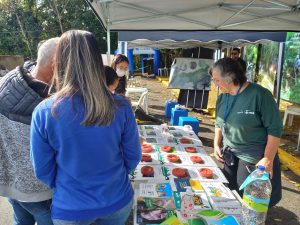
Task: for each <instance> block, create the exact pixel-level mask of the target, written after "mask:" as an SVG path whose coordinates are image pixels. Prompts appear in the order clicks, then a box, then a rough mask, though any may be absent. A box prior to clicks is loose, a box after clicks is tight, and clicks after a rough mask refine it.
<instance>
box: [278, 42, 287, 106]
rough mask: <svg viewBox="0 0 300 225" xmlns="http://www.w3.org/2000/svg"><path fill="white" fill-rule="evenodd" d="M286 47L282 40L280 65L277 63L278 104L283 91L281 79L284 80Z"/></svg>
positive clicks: (279, 56)
mask: <svg viewBox="0 0 300 225" xmlns="http://www.w3.org/2000/svg"><path fill="white" fill-rule="evenodd" d="M284 47H285V43H284V42H280V44H279V53H278V65H277V86H276V96H277V105H278V107H279V105H280V91H281V81H282V76H283V74H282V71H283V61H284V60H283V59H284Z"/></svg>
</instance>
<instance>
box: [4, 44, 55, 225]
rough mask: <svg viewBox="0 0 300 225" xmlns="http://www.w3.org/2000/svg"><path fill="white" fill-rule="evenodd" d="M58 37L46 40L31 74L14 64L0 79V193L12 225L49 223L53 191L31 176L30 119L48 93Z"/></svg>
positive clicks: (49, 224) (45, 224)
mask: <svg viewBox="0 0 300 225" xmlns="http://www.w3.org/2000/svg"><path fill="white" fill-rule="evenodd" d="M58 40H59V38H52V39H49V40H47V41H46V42H45V43H44V44H43V45H42V46H41V47H40V49H39V51H38V59H37V65H36V67H35V68H34V69H33V71H32V72H31V73H30V72H29V71H28V70H27V69H26V68H24V67H17V68H15V69H14V70H12V71H10V72H9V73H8V74H6V75H5V76H4V77H3V78H2V79H1V80H0V155H1V157H0V195H1V196H4V197H7V198H9V202H10V203H11V205H12V208H13V211H14V225H24V224H26V225H34V224H35V223H36V222H37V224H38V225H52V224H53V223H52V220H51V212H50V204H51V198H52V191H51V190H50V189H49V188H48V187H47V186H46V185H44V184H43V183H42V182H40V181H39V180H38V179H37V178H36V177H35V175H34V172H33V167H32V164H31V162H30V122H31V115H32V112H33V110H34V108H35V107H36V106H37V105H38V104H39V103H40V102H41V101H42V100H43V99H44V98H46V97H47V96H48V89H49V88H48V87H49V86H48V84H50V83H51V81H52V76H53V69H52V59H53V56H54V50H55V48H56V45H57V43H58Z"/></svg>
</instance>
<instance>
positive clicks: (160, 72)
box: [158, 67, 169, 77]
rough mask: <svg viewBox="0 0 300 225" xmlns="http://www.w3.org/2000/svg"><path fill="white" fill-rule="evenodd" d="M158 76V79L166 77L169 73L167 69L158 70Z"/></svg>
mask: <svg viewBox="0 0 300 225" xmlns="http://www.w3.org/2000/svg"><path fill="white" fill-rule="evenodd" d="M158 76H159V77H164V76H166V77H168V76H169V72H168V68H167V67H164V68H158Z"/></svg>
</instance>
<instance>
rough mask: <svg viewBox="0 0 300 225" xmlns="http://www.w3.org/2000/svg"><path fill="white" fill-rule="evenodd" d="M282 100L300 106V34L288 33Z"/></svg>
mask: <svg viewBox="0 0 300 225" xmlns="http://www.w3.org/2000/svg"><path fill="white" fill-rule="evenodd" d="M281 98H282V99H284V100H287V101H290V102H294V103H298V104H300V33H294V32H288V33H287V37H286V42H285V52H284V63H283V77H282V84H281Z"/></svg>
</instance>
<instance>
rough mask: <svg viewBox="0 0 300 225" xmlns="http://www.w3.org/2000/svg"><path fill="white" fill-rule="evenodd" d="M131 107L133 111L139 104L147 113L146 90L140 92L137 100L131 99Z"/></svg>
mask: <svg viewBox="0 0 300 225" xmlns="http://www.w3.org/2000/svg"><path fill="white" fill-rule="evenodd" d="M131 105H132V107H133V108H134V109H133V110H134V111H135V110H136V108H137V106H140V107H141V108H142V109H143V110H144V111H145V112H146V114H147V115H148V114H149V112H148V91H145V92H143V93H142V94H141V96H140V98H139V100H138V101H136V102H135V101H133V102H131Z"/></svg>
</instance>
